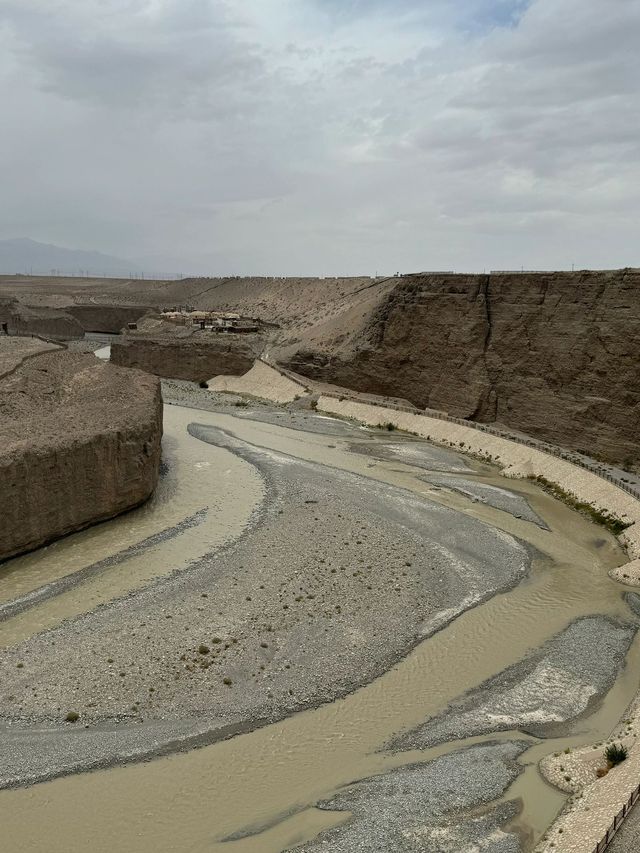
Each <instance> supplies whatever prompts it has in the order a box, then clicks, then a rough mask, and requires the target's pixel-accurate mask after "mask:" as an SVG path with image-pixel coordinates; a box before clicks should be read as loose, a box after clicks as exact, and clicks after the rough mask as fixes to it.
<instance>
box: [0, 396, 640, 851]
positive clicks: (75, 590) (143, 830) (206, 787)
mask: <svg viewBox="0 0 640 853" xmlns="http://www.w3.org/2000/svg"><path fill="white" fill-rule="evenodd" d="M309 418H310V420H309V421H308V423H309V424H313V430H311V429H309V430H305V429H304V422H303V423H302V424H301V423H296V424H295V427H296V428H291V426H292V424H291V423H290V422H289V421H288V420H287V417H286V416H283V417H282V425H281V424H279V423H277V422H275V423H264V422H260V421H259V420H252V419H250V417H248V416H247V413H243V416H242V417H234V416H233V415H231V414H223V413H220V414H218V413H212V412H205V411H199V410H193V409H186V408H179V407H177V406H166V407H165V438H164V456H165V461H166V464H167V468H166V471H165V473H164V476H163V478H162V481H161V484H160V487H159V489H158V492H157V494H156V496H155V497H154V498H153V500H152V501H151V502H150V503H149V504H147V505H146V506H145V507H143V508H141V509H139V510H136V511H134V512H132V513H130V514H128V515H126V516H123V517H121V518H118V519H115V520H113V521H111V522H108V523H105V524H101V525H99V526H97V527H95V528H92V529H91V530H87V531H83V532H81V533H79V534H76V535H74V536H70V537H68V538H66V539H64V540H62V541H59V542H58V543H56V544H54V545H51V546H49V547H48V548H44V549H41V550H39V551H37V552H35V553H33V554H29V555H27V556H24V557H21V558H18V559H15V560H13V561H10V562H9V563H7V564H6V565H5V566H4V567H2V568H1V569H0V604H1V605H2V606H9V605H12V604H15V602H22V603H23V605H24V606H23V609H22V610H19V611H18V612H15V613H13V612H12V611H10V610H9V611H7V613H6V618H4V619H3V621H0V644H1V645H2V646H5V647H7V646H10V645H13V644H15V643H17V642H20V641H21V640H24V639H25V638H28V637H30V636H32V635H34V634H36V633H38V632H40V631H43V630H45V629H49V628H52V627H54V626H56V625H59V624H60V623H61V622H62V621H63V620H66V619H70V618H73V617H75V616H77V615H79V614H82V613H85V612H87V611H90V610H93V609H94V608H95V607H97V606H98V605H100V604H101V603H105V602H109V601H112V600H114V599H116V598H118V597H120V596H123V595H127V594H129V593H132V592H134V591H135V590H138V589H140V588H142V587H144V586H145V585H148V584H149V583H151V582H153V581H154V580H155V579H157V578H159V577H162V576H163V575H168V574H169V573H171V572H175V571H176V570H178V571H180V570H181V569H185V568H187V567H188V566H189V564H190V563H191V562H192V561H194V560H196V559H197V558H198V557H200V556H202V555H203V554H207V553H212V552H215V551H216V549H217V548H220V547H221V546H223V545H226V544H228V543H230V542H233V541H234V539H235V538H237V537H238V536H239V535H240V534H241V532H242V530H243V529H244V527H245V526H246V525H247V523H248V522H249V519H250V518H251V516H252V513H254V512H255V511H256V509H257V508H258V507H260V505H261V504H262V502H264V501H265V499H266V498H265V487H264V483H263V480H262V478H261V477H260V475H259V473H258V471H257V470H256V469H255V468H254V467H253V466H252V465H251V464H249V463H248V462H247V461H244V460H243V459H241V458H239V457H238V456H237V455H234V454H233V453H231V452H230V451H229V450H226V449H223V448H221V447H216V446H215V445H213V444H209V443H205V442H203V441H200V440H198V439H197V438H195V437H193V436H192V435H190V434H189V433H188V432H187V427H188V426H189V424H192V423H197V424H201V425H204V426H210V427H218V428H221V429H224V430H227V431H230V432H232V433H233V435H234V436H235V437H236V439H237V440H238V441H242V442H247V443H249V444H251V445H252V446H253V447H259V448H266V449H268V450H270V451H274V452H276V453H279V454H286V455H287V456H289V457H294V458H296V459H303V460H307V461H310V462H313V463H317V464H320V465H322V466H325V467H326V469H327V471H328V472H329V474H330V472H331V470H334V469H339V470H342V471H348V472H351V473H354V474H358V475H361V476H362V477H366V478H369V479H373V480H377V481H380V482H384V483H388V484H390V485H393V486H399V487H401V488H403V489H408V490H410V491H411V492H413V493H414V494H416V495H418V496H423V497H428V498H429V500H431V501H434V502H437V503H440V504H444V505H446V506H448V507H451V508H453V509H455V510H458V511H460V512H462V513H465V514H468V515H470V516H473V517H474V518H476V519H479V520H481V521H484V522H486V523H488V524H490V525H492V526H493V527H495V528H497V529H498V530H502V531H504V532H505V533H506V534H510V535H511V536H514V537H517V539H518V540H519V541H522V542H526V543H528V544H529V546H530V547H531V548H532V549H535V555H536V556H535V559H534V560H533V566H532V569H531V572H530V574H529V576H528V577H527V579H526V580H524V581H523V582H521V583H520V584H518V585H517V586H515V587H514V588H513V589H511V590H509V591H508V592H504V593H501V594H498V595H495V596H494V597H493V598H491V599H490V600H488V601H485V602H484V603H482V604H479V605H478V606H476V607H473V608H472V609H470V610H468V611H466V612H465V613H463V614H462V615H460V616H458V617H457V618H455V619H454V620H453V621H452V622H450V623H449V624H448V625H445V627H443V628H442V629H441V630H439V631H437V632H436V633H434V634H433V635H432V636H429V637H428V638H426V639H424V640H423V641H422V642H421V643H419V644H418V645H417V646H416V647H415V648H414V649H413V651H411V653H410V654H408V655H407V656H406V657H405V658H404V659H403V660H401V661H399V662H398V663H397V664H396V665H395V666H394V667H393V668H391V669H390V670H389V671H388V672H386V673H385V674H384V675H382V676H381V677H379V678H377V679H375V680H374V681H372V682H371V683H370V684H368V685H366V686H364V687H362V688H360V689H358V690H356V691H355V692H353V693H351V694H350V695H348V696H346V697H345V698H342V699H339V700H337V701H334V702H331V703H328V704H324V705H322V706H320V707H318V708H313V709H311V710H307V711H303V712H300V713H297V714H294V715H293V716H290V717H288V718H286V719H284V720H282V721H280V722H277V723H274V724H272V725H267V726H263V727H261V728H258V729H256V730H254V731H249V732H247V733H241V734H238V735H236V736H235V737H233V738H231V739H229V740H224V741H220V742H218V743H213V744H212V745H209V746H206V747H203V748H201V749H196V750H192V751H190V752H186V753H177V754H174V755H170V756H168V757H164V758H158V759H156V760H153V761H148V762H144V763H138V764H131V765H128V766H116V767H113V768H111V769H106V770H101V771H96V772H92V773H83V774H77V775H69V776H65V777H63V778H59V779H55V780H53V781H50V782H45V783H41V784H37V785H34V786H31V787H27V788H16V789H13V790H4V791H2V792H1V793H0V813H1V819H2V826H3V830H2V832H3V838H4V844H5V845H6V849H10V850H16V851H18V850H20V851H42V853H44V851H47V853H63V851H64V853H81V851H82V853H84V851H86V850H89V849H91V850H92V851H95V853H101V852H102V851H104V852H105V853H106V851H109V853H111V851H114V850H122V851H136V853H146V852H147V851H149V853H150V851H154V852H155V853H158V851H185V853H187V851H189V853H213V852H214V851H220V853H222V851H226V853H280V851H284V850H287V849H290V848H292V847H295V846H296V845H299V844H302V843H304V842H307V841H310V840H311V839H314V838H316V837H317V836H318V835H319V834H320V833H322V832H323V831H325V830H327V829H329V828H331V827H334V826H338V825H339V824H341V823H342V822H344V821H345V820H348V818H349V815H348V813H345V812H334V811H331V810H327V809H318V808H316V805H315V804H317V803H318V802H319V801H322V800H326V799H328V798H331V796H332V794H334V793H335V792H336V791H338V790H339V789H340V788H342V787H343V786H345V785H349V784H351V783H353V782H354V781H356V780H359V779H363V778H367V777H370V776H373V775H376V774H379V773H383V772H385V771H388V770H390V769H392V768H396V767H400V766H403V765H408V764H412V763H415V762H421V763H424V762H427V761H431V760H432V759H434V758H436V757H438V756H441V755H445V754H447V753H450V752H452V751H454V750H457V749H460V748H461V746H467V745H471V744H474V743H482V742H487V741H489V740H491V741H496V740H509V739H510V740H522V739H524V740H527V741H529V742H530V747H529V748H528V749H527V750H526V751H525V752H524V753H523V754H522V755H521V756H520V758H519V759H518V761H519V763H520V764H521V765H522V766H523V767H524V772H522V773H521V774H520V775H519V777H518V778H517V779H516V781H515V782H514V783H513V784H512V785H511V786H510V787H509V788H508V790H507V791H506V792H505V794H504V796H503V799H505V800H518V801H519V802H520V813H519V815H518V817H517V818H516V819H515V821H514V823H513V826H512V827H511V828H512V829H516V830H517V831H518V833H519V834H520V835H521V838H522V840H523V848H524V849H530V848H531V846H532V845H533V843H534V842H535V841H536V840H537V839H538V838H539V837H540V835H541V834H542V833H543V832H544V830H545V828H546V827H547V826H548V825H549V823H550V822H551V820H552V819H553V817H554V816H555V814H556V813H557V812H558V811H559V809H560V808H561V807H562V805H563V803H564V795H562V794H561V793H560V792H559V791H556V790H555V789H553V788H551V787H550V786H549V785H547V784H546V783H545V782H544V781H543V779H542V777H541V776H540V775H539V773H538V770H537V762H538V760H539V759H540V758H541V757H542V756H543V755H545V754H547V753H549V752H552V751H557V750H559V749H564V748H566V747H573V746H578V745H581V744H585V743H589V742H593V741H597V740H602V739H604V738H605V737H606V736H607V735H608V734H609V732H610V731H611V729H612V728H613V727H614V726H615V724H616V722H617V721H618V720H619V718H620V717H621V715H622V714H623V712H624V709H625V707H626V706H627V704H628V703H629V702H630V700H631V698H632V697H633V695H634V694H635V692H636V691H637V689H638V676H637V675H636V673H638V672H639V671H640V669H639V667H640V640H639V639H638V636H637V635H636V636H635V638H634V639H633V641H632V643H631V645H630V648H629V651H628V653H627V657H626V666H623V667H622V668H621V670H620V672H619V673H618V675H617V677H616V679H615V682H614V684H613V686H612V687H611V689H610V690H608V692H607V693H606V695H605V696H604V698H602V700H601V701H598V702H597V703H595V704H594V705H593V706H592V707H590V709H589V714H588V715H586V716H582V717H581V718H579V719H578V720H576V721H575V722H574V723H573V724H571V725H568V726H567V727H566V730H565V731H563V732H562V736H561V737H547V738H546V739H542V740H541V739H539V738H535V737H532V736H530V735H526V734H523V733H522V731H516V732H514V731H510V730H503V731H500V732H498V733H497V734H492V735H491V736H487V735H482V736H476V737H472V738H466V739H463V740H456V741H453V742H452V741H449V742H446V743H440V744H439V745H437V746H434V747H431V748H427V749H422V750H419V751H416V750H409V751H404V752H399V751H389V750H388V749H385V746H386V745H387V744H388V743H389V741H391V740H392V739H393V738H394V736H396V735H398V734H399V733H401V732H404V731H406V730H408V729H411V728H413V727H415V726H418V725H420V724H421V723H422V722H423V721H424V720H426V719H428V718H431V717H434V716H436V715H437V714H439V713H440V712H442V711H444V709H446V708H447V706H448V704H449V703H450V702H452V701H453V700H455V699H457V698H458V697H460V696H462V695H463V694H465V693H466V692H467V691H469V690H470V689H472V688H476V687H478V685H480V684H481V683H482V682H484V681H486V680H487V679H489V678H491V677H492V676H494V675H495V674H496V673H499V672H501V671H502V670H505V669H506V668H507V667H510V666H512V665H514V664H517V663H518V662H519V661H520V660H522V658H523V657H524V656H526V655H527V654H528V653H530V652H531V650H532V649H537V648H538V647H540V646H541V645H542V644H543V643H545V642H546V641H548V640H550V638H552V637H554V636H555V635H557V634H559V633H560V632H562V631H563V630H564V629H566V628H567V626H569V625H571V624H572V623H573V622H575V620H577V619H580V618H581V617H584V616H592V615H595V614H597V615H603V616H607V617H611V618H612V619H614V620H619V621H621V622H627V623H628V622H629V621H630V619H631V616H630V610H629V607H628V604H627V603H626V601H625V598H624V592H625V591H624V588H622V587H621V586H620V585H618V584H616V583H614V582H613V581H611V580H610V579H609V578H608V576H607V571H608V570H609V569H610V568H611V567H613V566H616V565H620V564H621V563H622V562H624V555H623V553H622V551H621V550H620V548H619V546H618V544H617V542H616V541H615V539H613V537H611V536H610V535H609V534H607V533H606V532H605V531H604V530H603V529H602V528H600V527H596V526H594V525H593V524H592V523H591V522H589V521H587V520H586V519H585V518H583V517H582V516H580V515H578V514H577V513H575V512H573V511H571V510H569V509H568V508H567V507H565V506H564V505H562V504H561V503H559V502H557V501H556V500H554V499H552V498H551V497H549V496H548V495H547V494H545V493H544V492H542V491H541V490H540V489H538V488H537V487H536V486H534V485H533V484H530V483H528V482H511V481H507V480H505V479H504V478H501V477H500V476H499V474H498V473H497V471H496V470H495V469H492V468H491V467H489V466H487V465H484V464H481V463H477V462H475V461H471V460H468V459H466V460H465V459H464V458H463V457H457V456H455V455H454V454H450V460H449V462H450V461H451V460H459V462H460V467H459V470H455V469H456V464H457V463H456V462H455V461H454V464H453V465H451V464H449V468H448V470H446V476H447V478H448V480H447V486H443V485H442V479H440V480H439V481H438V483H439V484H438V485H435V483H434V482H433V481H432V482H429V476H432V480H433V479H434V478H435V479H437V477H436V475H439V476H440V475H441V474H442V470H439V465H438V458H437V454H436V456H435V457H434V458H433V459H432V460H431V464H430V465H427V466H426V467H425V465H424V464H415V463H416V458H415V452H416V448H419V447H429V445H426V443H424V442H418V441H416V440H414V439H411V438H408V437H402V436H398V435H397V434H396V435H394V436H393V437H392V438H391V437H389V436H385V435H384V434H382V433H381V432H380V431H368V430H363V429H354V428H351V427H350V428H348V429H346V428H345V430H344V432H342V431H341V428H340V426H337V427H336V428H335V429H330V428H329V425H331V424H333V423H334V422H332V421H331V420H329V419H326V418H320V417H314V416H312V415H309ZM275 420H276V421H277V418H276V419H275ZM325 425H326V426H325ZM389 444H391V445H393V447H392V451H393V452H389V450H388V448H386V450H385V448H384V447H383V445H389ZM394 448H395V449H394ZM363 449H364V450H365V451H366V452H363ZM378 449H382V450H385V452H377V450H378ZM385 457H386V458H385ZM445 469H446V466H445ZM455 478H458V479H459V480H460V481H462V480H464V481H465V483H468V482H469V481H471V482H475V483H477V484H481V485H483V486H487V487H489V488H491V489H497V490H499V491H500V492H502V491H503V490H505V489H507V490H509V491H510V492H511V493H512V495H515V496H517V497H519V498H521V499H522V500H521V503H520V504H519V506H523V505H525V502H526V505H528V507H529V508H530V509H531V510H532V511H533V514H534V517H535V518H537V519H539V522H540V523H535V522H534V521H532V520H530V519H528V518H526V517H524V515H523V513H521V512H519V511H508V509H509V507H508V500H507V503H506V504H504V505H503V506H502V507H500V506H491V505H490V504H489V503H487V502H485V501H484V500H483V499H478V497H477V496H475V497H474V494H473V492H469V490H468V489H467V490H466V492H465V489H464V488H463V489H462V490H460V489H456V488H455V483H454V482H453V481H454V480H455ZM465 488H466V487H465ZM205 507H206V508H207V510H208V515H207V518H206V522H204V523H202V522H201V521H200V520H199V516H198V513H201V512H202V510H203V508H205ZM505 507H506V508H505ZM168 532H171V535H167V534H168ZM79 572H85V574H86V577H85V579H84V581H83V583H81V584H78V585H73V584H71V585H70V586H69V587H68V588H66V587H64V586H62V587H57V586H56V585H57V584H60V583H63V582H64V581H65V579H66V578H73V576H74V575H76V574H77V573H79ZM34 596H35V599H34ZM1 617H2V609H1V608H0V618H1ZM114 737H115V738H117V731H116V730H114ZM327 849H331V847H330V846H329V847H327Z"/></svg>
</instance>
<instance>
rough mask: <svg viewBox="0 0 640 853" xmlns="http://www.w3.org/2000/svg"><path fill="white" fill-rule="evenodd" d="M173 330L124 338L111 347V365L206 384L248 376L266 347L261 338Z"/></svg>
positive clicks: (129, 335) (124, 336)
mask: <svg viewBox="0 0 640 853" xmlns="http://www.w3.org/2000/svg"><path fill="white" fill-rule="evenodd" d="M174 328H175V331H174V330H168V331H167V330H166V329H165V330H162V331H159V332H158V333H156V334H153V333H152V334H147V333H141V334H136V333H135V332H134V333H133V334H126V335H122V337H121V338H119V339H118V340H115V341H113V342H112V344H111V361H112V363H113V364H117V365H120V366H121V367H137V368H139V369H140V370H145V371H146V372H147V373H154V374H155V375H156V376H163V377H165V378H167V379H188V380H190V381H192V382H206V381H207V380H208V379H211V378H212V377H213V376H220V375H232V376H237V375H242V374H243V373H247V371H248V370H250V369H251V367H252V366H253V363H254V360H255V359H256V358H257V356H258V355H260V352H261V350H262V346H263V341H262V338H261V336H260V335H253V334H246V335H238V334H222V333H215V332H211V331H201V330H199V329H198V330H195V331H193V332H191V330H189V331H188V332H187V330H185V329H183V328H182V327H174Z"/></svg>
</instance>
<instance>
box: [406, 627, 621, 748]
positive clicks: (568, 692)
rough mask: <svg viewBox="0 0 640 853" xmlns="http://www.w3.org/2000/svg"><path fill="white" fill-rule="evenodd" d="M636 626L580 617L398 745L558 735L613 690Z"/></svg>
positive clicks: (407, 734)
mask: <svg viewBox="0 0 640 853" xmlns="http://www.w3.org/2000/svg"><path fill="white" fill-rule="evenodd" d="M635 632H636V627H635V626H631V625H621V624H618V623H616V622H614V621H613V620H611V619H608V618H606V617H604V616H591V617H588V618H584V619H579V620H577V621H576V622H574V623H573V624H571V625H570V626H569V627H568V628H567V629H566V630H565V631H563V632H562V633H561V634H558V635H557V636H556V637H553V638H552V639H551V640H549V641H548V642H547V643H545V644H544V645H543V646H542V647H541V648H540V649H539V650H537V651H535V652H534V653H533V654H531V655H530V656H529V657H528V658H526V659H525V660H523V661H521V662H519V663H517V664H515V665H514V666H512V667H509V668H508V669H506V670H504V671H503V672H501V673H499V674H498V675H496V676H494V677H493V678H492V679H490V680H489V681H486V682H485V683H484V684H482V685H481V686H480V687H479V688H478V689H477V690H473V691H471V692H470V693H468V694H467V695H466V696H464V697H463V698H462V699H460V700H458V701H456V702H453V703H452V704H451V705H449V707H448V708H447V710H446V711H445V712H444V713H443V714H442V715H440V716H438V717H436V718H434V719H433V720H429V721H427V722H426V723H424V724H423V725H422V726H420V727H418V728H417V729H415V730H413V731H410V732H407V733H405V734H403V735H401V736H400V737H398V738H396V739H394V740H393V742H392V743H391V747H392V748H393V749H397V750H406V749H415V748H420V749H421V748H425V747H427V746H434V745H435V744H438V743H443V742H446V741H449V740H455V739H459V738H466V737H472V736H474V735H482V734H487V733H490V732H497V731H508V730H511V729H519V730H520V731H523V732H527V733H529V734H533V735H535V736H536V737H559V736H561V735H562V733H563V732H564V729H565V726H564V725H563V724H566V723H567V722H568V721H571V720H575V719H576V718H577V717H579V716H581V715H584V714H587V713H589V712H590V711H591V710H592V709H593V706H594V704H595V703H596V702H597V701H598V700H599V699H600V698H601V697H602V696H603V695H604V694H605V693H606V692H607V691H608V690H609V689H610V687H611V685H612V684H613V681H614V679H615V678H616V676H617V673H618V671H619V669H620V667H621V666H622V663H623V660H624V655H625V654H626V652H627V650H628V648H629V646H630V644H631V641H632V639H633V637H634V635H635Z"/></svg>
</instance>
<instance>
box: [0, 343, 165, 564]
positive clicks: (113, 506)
mask: <svg viewBox="0 0 640 853" xmlns="http://www.w3.org/2000/svg"><path fill="white" fill-rule="evenodd" d="M18 340H19V339H11V338H9V339H5V341H4V342H2V341H0V344H2V346H13V345H14V344H13V343H12V342H13V341H18ZM5 363H6V364H7V366H10V363H11V362H10V359H5ZM161 435H162V398H161V395H160V387H159V382H158V380H157V379H156V378H155V377H152V376H148V375H146V374H144V373H141V372H139V371H134V370H121V369H119V368H117V367H113V366H112V365H109V364H105V363H103V362H101V361H99V360H98V359H96V358H95V356H93V355H80V354H72V353H69V352H66V351H62V350H61V351H56V352H48V353H45V354H42V355H33V356H32V357H31V358H29V359H28V360H24V361H23V363H22V365H21V366H19V367H17V368H14V369H12V370H11V372H10V373H9V372H8V373H7V374H6V375H5V376H4V377H3V378H0V482H1V483H2V487H1V488H0V560H3V559H6V558H8V557H11V556H13V555H15V554H19V553H21V552H24V551H28V550H31V549H33V548H36V547H38V546H40V545H42V544H44V543H46V542H48V541H50V540H52V539H54V538H57V537H59V536H63V535H64V534H66V533H70V532H72V531H75V530H79V529H80V528H82V527H86V526H87V525H89V524H93V523H95V522H97V521H102V520H104V519H107V518H111V517H112V516H114V515H117V514H119V513H121V512H124V511H125V510H127V509H130V508H132V507H134V506H137V505H138V504H140V503H142V502H143V501H145V500H146V499H147V498H148V497H149V496H150V495H151V493H152V492H153V490H154V488H155V486H156V483H157V479H158V471H159V464H160V439H161Z"/></svg>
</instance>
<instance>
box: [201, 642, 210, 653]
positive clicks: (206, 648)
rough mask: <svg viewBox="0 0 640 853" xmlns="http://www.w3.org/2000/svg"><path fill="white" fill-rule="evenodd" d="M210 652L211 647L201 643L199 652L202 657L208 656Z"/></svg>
mask: <svg viewBox="0 0 640 853" xmlns="http://www.w3.org/2000/svg"><path fill="white" fill-rule="evenodd" d="M210 651H211V649H210V648H209V646H205V644H204V643H201V644H200V645H199V646H198V652H199V653H200V654H201V655H208V654H209V652H210Z"/></svg>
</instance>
